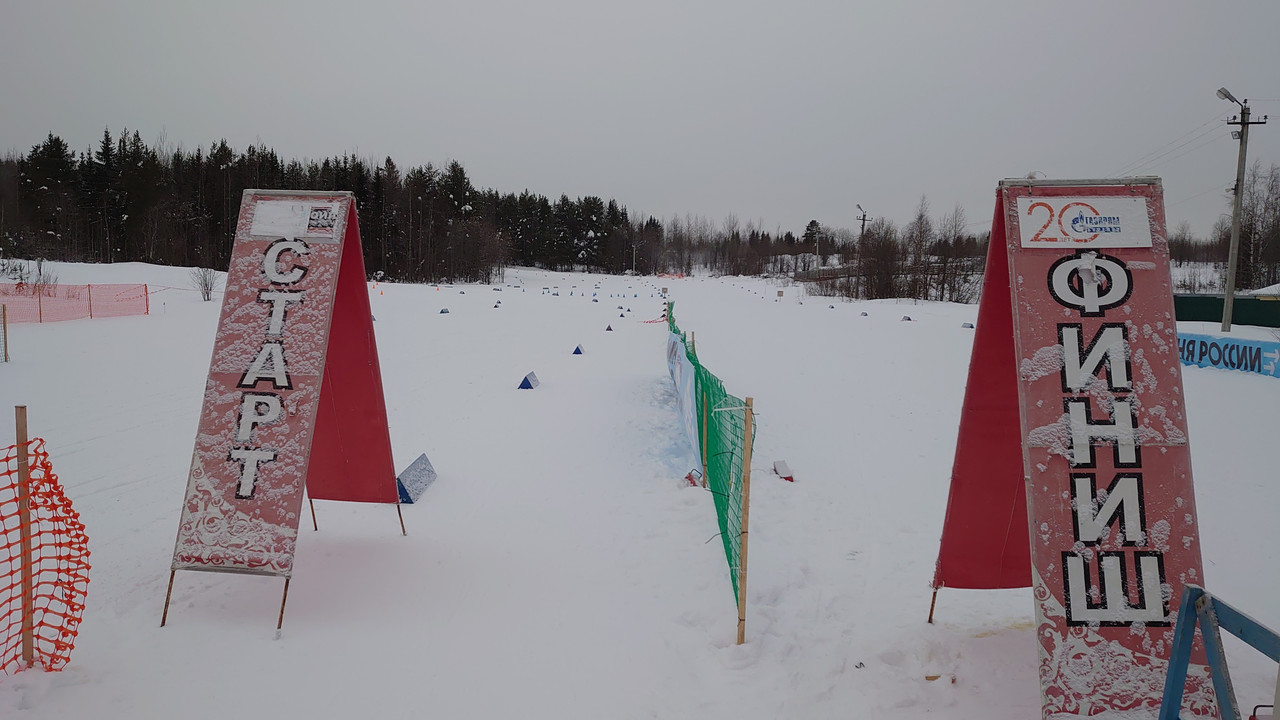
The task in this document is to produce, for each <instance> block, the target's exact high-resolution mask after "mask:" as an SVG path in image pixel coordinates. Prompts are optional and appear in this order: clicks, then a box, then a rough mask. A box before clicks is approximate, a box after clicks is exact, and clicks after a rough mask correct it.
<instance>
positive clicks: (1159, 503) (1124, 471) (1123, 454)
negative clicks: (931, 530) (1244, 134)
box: [992, 178, 1216, 718]
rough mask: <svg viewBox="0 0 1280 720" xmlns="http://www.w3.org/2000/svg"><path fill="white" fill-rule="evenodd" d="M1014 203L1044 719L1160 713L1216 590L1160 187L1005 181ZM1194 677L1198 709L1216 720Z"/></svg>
mask: <svg viewBox="0 0 1280 720" xmlns="http://www.w3.org/2000/svg"><path fill="white" fill-rule="evenodd" d="M998 202H999V203H1000V205H999V206H998V208H997V223H998V225H999V224H1003V226H1004V227H1003V228H1001V227H998V226H997V227H996V228H993V232H992V238H993V242H999V241H1001V240H1002V241H1003V242H1004V243H1005V246H1006V250H1007V252H1008V257H1009V282H1010V285H1011V291H1012V305H1013V327H1014V333H1013V334H1014V346H1015V358H1016V361H1017V375H1018V401H1019V405H1020V413H1019V415H1020V418H1021V435H1022V459H1023V471H1024V477H1025V479H1026V492H1027V505H1028V520H1029V531H1030V532H1029V534H1030V541H1031V569H1032V587H1033V588H1034V594H1035V602H1036V622H1037V632H1036V637H1037V640H1038V643H1039V646H1040V673H1039V674H1040V683H1041V699H1042V706H1043V716H1044V717H1045V718H1050V717H1054V718H1057V717H1063V716H1068V717H1070V716H1088V715H1094V714H1097V713H1099V712H1102V711H1108V712H1139V713H1142V712H1154V711H1155V709H1158V708H1159V705H1160V700H1161V696H1162V692H1163V686H1164V677H1165V673H1166V669H1167V667H1168V659H1169V654H1170V652H1171V649H1172V645H1173V631H1174V628H1173V620H1174V618H1176V617H1177V613H1178V608H1177V607H1176V605H1177V603H1178V602H1179V598H1181V596H1182V587H1183V585H1184V584H1186V583H1196V584H1202V583H1203V582H1204V578H1203V574H1202V570H1203V569H1202V563H1201V557H1200V539H1199V528H1198V518H1197V515H1196V509H1195V497H1194V494H1193V490H1192V483H1191V455H1190V447H1189V445H1188V439H1187V419H1186V405H1185V403H1184V400H1183V393H1182V372H1181V363H1180V361H1179V353H1178V338H1177V328H1176V326H1175V323H1174V314H1173V294H1172V290H1171V282H1170V276H1169V255H1168V242H1167V239H1166V235H1165V216H1164V204H1163V196H1162V190H1161V185H1160V181H1159V179H1158V178H1134V179H1128V180H1126V181H1125V182H1123V183H1120V182H1117V181H1102V180H1098V181H1051V180H1005V181H1003V182H1001V183H1000V189H999V193H998ZM1001 209H1003V217H1001V214H1000V210H1001ZM1001 220H1003V223H1001V222H1000V221H1001ZM993 251H994V250H993ZM1195 662H1196V663H1197V664H1198V667H1194V668H1193V669H1192V671H1191V672H1190V673H1188V681H1187V692H1186V694H1185V696H1184V701H1183V702H1184V708H1183V710H1184V712H1185V713H1188V714H1191V715H1195V716H1214V715H1216V707H1215V704H1214V699H1213V691H1212V686H1211V683H1210V680H1209V675H1208V669H1207V667H1205V663H1204V655H1203V647H1202V646H1201V647H1199V658H1198V659H1197V660H1195Z"/></svg>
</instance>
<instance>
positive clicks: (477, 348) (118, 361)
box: [0, 264, 1280, 720]
mask: <svg viewBox="0 0 1280 720" xmlns="http://www.w3.org/2000/svg"><path fill="white" fill-rule="evenodd" d="M52 267H53V270H54V271H55V272H56V273H57V274H58V275H59V279H60V281H62V282H64V283H84V282H94V283H98V282H102V283H108V282H144V283H148V284H149V286H150V290H151V314H150V315H149V316H145V317H128V318H115V319H95V320H78V321H71V322H63V323H50V324H43V325H36V324H22V325H11V326H10V338H9V348H10V354H11V356H12V361H11V362H9V363H6V364H0V438H2V439H0V445H8V444H11V443H12V440H11V438H13V433H14V426H13V413H12V410H11V409H10V408H12V406H14V405H17V404H25V405H27V406H28V408H29V417H30V427H31V434H32V435H33V436H38V437H42V438H45V439H46V440H47V441H48V447H49V450H50V452H51V455H52V460H53V466H54V470H55V472H57V474H58V475H59V476H60V478H61V480H62V482H63V484H64V486H65V487H66V491H67V494H68V496H69V497H70V498H71V500H72V502H73V503H74V506H75V508H76V509H77V510H78V511H79V512H80V513H81V516H82V519H83V521H84V523H85V525H86V526H87V529H88V535H89V538H90V547H91V550H92V558H91V559H90V562H91V563H92V566H93V567H92V571H91V573H90V577H91V582H90V584H89V592H88V605H87V609H86V611H85V614H84V622H83V625H82V626H81V633H80V636H79V639H78V642H77V646H76V649H75V651H74V652H73V653H72V655H71V662H70V663H69V664H68V665H67V667H66V669H65V670H64V671H62V672H59V673H45V672H41V671H26V672H21V673H18V674H15V675H10V676H0V717H2V718H5V720H34V719H37V718H39V719H50V720H52V719H54V718H101V719H111V718H121V719H124V718H130V719H134V718H184V719H187V720H205V719H207V720H215V719H216V720H225V719H226V718H269V717H277V718H292V717H297V718H308V719H309V720H331V719H332V720H337V719H339V718H342V719H343V720H346V719H347V718H352V717H361V718H427V717H430V718H442V719H452V718H459V719H461V718H522V719H525V720H543V719H545V720H571V719H578V718H581V719H582V720H601V719H603V718H618V719H624V718H673V719H679V718H697V719H698V720H717V719H724V720H745V719H751V718H787V719H788V720H790V719H799V718H803V719H806V720H820V719H824V718H832V719H835V718H904V719H905V718H911V719H916V718H921V717H934V718H957V719H958V718H977V717H982V718H989V719H991V720H1003V719H1008V720H1013V719H1015V718H1017V719H1019V720H1022V719H1025V718H1029V717H1035V716H1037V714H1038V713H1039V702H1040V701H1039V689H1038V680H1037V677H1036V643H1035V638H1034V637H1033V612H1034V608H1033V604H1032V598H1031V593H1030V591H1029V590H1006V591H959V590H945V589H944V590H943V591H942V592H941V593H940V595H939V597H938V607H937V613H936V619H937V623H936V624H934V625H928V624H926V623H925V618H926V615H927V614H928V610H929V599H930V589H929V583H930V580H931V578H932V574H933V568H934V561H935V559H936V557H937V552H938V539H939V535H940V533H941V528H942V522H943V514H944V511H945V507H946V501H947V491H948V486H949V475H950V470H951V462H952V456H953V453H954V450H955V442H956V434H957V429H958V422H959V417H960V408H961V400H962V397H963V393H964V384H965V378H966V373H967V367H968V362H969V352H970V348H971V344H972V341H973V331H972V330H969V329H966V328H963V327H962V323H966V322H973V321H974V319H975V317H976V314H977V306H966V305H951V304H937V303H919V304H917V303H911V302H905V301H904V302H893V301H888V302H844V301H840V300H833V299H827V298H819V297H806V296H805V295H804V290H803V288H801V287H798V286H794V285H786V284H779V283H778V282H777V281H767V280H760V279H744V278H709V277H691V278H684V279H659V278H646V277H631V278H624V277H615V276H600V275H588V274H569V273H549V272H544V271H540V270H533V269H524V268H517V269H510V270H508V271H507V273H506V276H505V279H504V282H503V283H500V284H495V285H493V286H488V285H457V286H440V287H436V286H422V285H397V284H378V285H377V286H376V287H373V286H371V300H372V309H373V315H374V317H375V318H376V322H374V328H375V331H376V334H377V342H378V348H379V354H380V359H381V366H382V373H383V382H384V386H385V391H386V397H387V406H388V422H389V424H390V430H391V441H392V447H393V451H394V458H395V465H396V467H397V469H401V468H404V467H405V466H407V465H408V464H409V463H410V462H411V461H412V460H413V459H414V458H416V457H417V456H418V455H419V454H420V453H424V452H425V453H426V454H427V455H428V456H429V457H430V459H431V461H432V463H433V464H434V466H435V468H436V470H437V471H438V472H439V479H438V480H437V481H436V482H435V483H434V484H433V485H432V486H431V487H430V488H429V489H428V490H427V491H426V494H425V495H424V496H423V497H422V499H421V500H420V501H419V503H418V504H415V505H411V506H405V507H404V508H403V509H404V519H405V523H406V525H407V528H408V536H407V537H402V536H401V534H400V526H399V523H398V521H397V519H396V513H395V510H394V509H393V508H391V507H388V506H369V505H355V504H345V503H333V502H320V501H317V503H316V515H317V520H318V524H319V531H318V532H317V531H313V530H312V529H311V522H310V517H309V515H307V514H306V513H307V511H306V508H305V506H304V510H303V512H304V517H303V521H302V523H301V530H300V535H299V541H298V550H297V559H296V566H295V573H294V576H293V583H292V585H291V587H290V591H289V600H288V608H287V612H286V615H285V620H284V629H283V631H282V632H281V633H279V634H277V633H276V631H275V622H276V614H277V612H278V611H279V607H280V592H281V587H282V584H283V582H282V581H281V580H280V579H278V578H264V577H247V576H236V575H222V574H210V573H192V572H180V573H178V575H177V579H176V582H175V585H174V591H173V604H172V608H171V610H170V613H169V624H168V627H165V628H160V627H159V624H160V614H161V608H162V605H163V602H164V595H165V586H166V582H167V580H168V577H169V566H170V561H171V558H172V553H173V545H174V538H175V535H176V532H177V525H178V518H179V513H180V511H181V506H182V502H183V494H184V490H185V487H186V481H187V472H188V468H189V465H190V461H191V452H192V447H193V442H194V437H195V431H196V424H197V420H198V415H199V411H200V404H201V397H202V394H203V390H204V382H205V376H206V374H207V372H208V367H209V359H210V355H211V352H212V347H213V338H214V329H215V326H216V324H217V319H218V310H219V302H218V301H219V300H220V299H221V295H220V294H216V295H215V297H214V300H215V301H214V302H201V300H200V298H199V296H198V295H197V293H196V292H194V291H193V290H192V289H191V283H190V281H189V280H188V278H187V272H188V271H187V270H185V269H182V268H161V267H153V266H147V265H139V264H127V265H117V266H85V265H54V266H52ZM597 285H598V286H599V287H598V289H597V287H596V286H597ZM662 287H667V288H669V290H670V298H671V300H673V301H674V302H675V304H676V318H677V320H678V322H679V324H680V326H681V328H682V329H683V330H685V331H686V332H688V331H693V332H694V333H695V335H696V343H697V350H698V354H699V356H700V358H701V360H702V361H703V362H704V363H705V364H706V365H707V366H708V367H709V368H710V369H711V370H712V371H713V372H715V373H716V374H717V375H719V376H720V377H721V378H722V379H723V380H724V382H725V385H726V389H727V390H728V391H729V392H731V393H733V394H735V395H738V396H741V397H747V396H750V397H753V398H754V401H755V408H756V410H757V413H758V434H757V440H756V444H755V450H754V459H753V463H752V488H751V500H752V503H751V516H750V517H751V533H750V552H749V558H750V559H749V563H750V567H749V577H748V591H747V595H748V604H747V626H746V633H747V643H746V644H745V645H743V646H736V645H735V644H734V639H735V629H736V615H737V613H736V607H735V602H734V596H733V591H732V589H731V586H730V582H729V577H728V573H729V571H728V568H727V566H726V564H725V560H724V555H723V551H722V548H721V545H720V543H719V541H718V539H717V538H716V533H717V526H716V518H715V511H714V508H713V505H712V498H711V497H710V495H709V494H708V493H707V491H705V490H702V489H700V488H690V487H687V486H686V485H685V483H684V481H683V477H684V475H685V474H686V473H687V472H689V470H690V469H691V468H693V467H694V466H695V464H697V460H696V459H695V458H694V457H692V453H691V451H690V450H689V449H688V448H689V445H688V443H687V442H686V440H685V438H684V437H682V435H681V433H682V432H683V430H682V425H681V423H680V420H679V418H678V414H677V409H676V395H675V392H674V389H673V387H672V383H671V379H670V377H669V375H668V374H667V366H666V361H665V356H664V352H665V344H666V339H667V328H666V324H665V323H662V322H654V323H646V322H644V321H649V320H655V319H658V318H660V317H661V315H662V310H663V307H664V302H665V301H664V300H663V299H662V298H660V297H659V290H660V289H661V288H662ZM778 291H782V292H783V296H782V297H781V298H778V296H777V295H778ZM557 293H558V294H557ZM593 294H594V297H595V299H597V300H598V301H599V302H592V299H593ZM499 300H500V301H501V303H500V306H498V307H495V304H498V303H497V301H499ZM618 306H622V308H621V309H619V307H618ZM442 308H448V309H449V313H447V314H441V313H440V310H441V309H442ZM862 313H866V315H865V316H864V315H863V314H862ZM904 315H907V316H910V317H911V319H912V321H911V322H904V321H902V317H903V316H904ZM606 326H612V328H613V330H612V331H611V332H606V330H605V328H606ZM1195 329H1196V330H1202V329H1204V328H1201V327H1197V328H1195ZM579 344H581V345H582V346H583V348H584V350H585V353H584V354H582V355H573V354H572V351H573V349H574V347H575V346H577V345H579ZM530 371H533V372H536V373H537V376H538V378H539V379H540V380H541V385H540V386H539V387H538V388H536V389H534V390H517V385H518V384H519V382H520V380H521V378H522V377H523V376H524V375H525V374H526V373H528V372H530ZM1183 377H1184V384H1185V391H1186V402H1187V411H1188V416H1189V419H1190V439H1191V448H1192V457H1193V462H1194V481H1195V485H1196V501H1197V503H1198V507H1199V514H1200V527H1201V532H1202V537H1201V540H1202V544H1203V551H1204V561H1205V575H1206V583H1207V586H1208V588H1209V589H1210V591H1212V592H1214V593H1216V594H1218V595H1220V596H1221V597H1222V598H1224V599H1226V600H1227V601H1228V602H1231V603H1233V604H1235V605H1236V606H1238V607H1240V608H1241V609H1243V610H1244V611H1245V612H1247V613H1250V614H1251V615H1253V616H1254V617H1256V618H1257V619H1259V620H1260V621H1262V622H1263V623H1265V624H1267V625H1268V626H1270V627H1273V628H1275V627H1280V572H1277V569H1278V568H1280V523H1277V522H1276V509H1277V508H1278V507H1280V482H1278V480H1280V476H1277V465H1278V463H1277V461H1276V458H1277V454H1276V447H1277V442H1276V438H1277V428H1276V424H1275V422H1276V421H1275V416H1276V413H1275V407H1276V402H1277V398H1280V385H1277V384H1276V381H1275V380H1274V379H1270V378H1266V377H1263V376H1260V375H1253V374H1247V373H1243V372H1230V371H1223V370H1214V369H1200V368H1184V369H1183ZM775 460H785V461H786V462H787V463H788V464H789V465H790V467H791V469H792V470H793V471H794V473H795V479H796V482H795V483H794V484H792V483H786V482H783V481H781V480H780V479H779V478H778V477H777V476H776V475H774V474H773V473H772V465H773V462H774V461H775ZM1228 643H1229V648H1228V649H1229V654H1230V660H1231V670H1232V678H1233V680H1234V682H1235V687H1236V691H1237V694H1238V697H1239V698H1240V704H1241V705H1242V706H1245V707H1252V706H1253V705H1255V704H1257V703H1265V702H1270V698H1271V697H1272V695H1273V693H1274V687H1275V685H1274V683H1275V671H1276V667H1275V664H1274V663H1271V662H1270V661H1269V660H1266V659H1265V658H1263V657H1262V656H1261V655H1260V654H1257V653H1255V652H1254V651H1252V650H1250V649H1249V648H1247V647H1244V646H1242V645H1241V644H1239V643H1236V642H1234V641H1233V640H1232V639H1228ZM930 678H934V679H930Z"/></svg>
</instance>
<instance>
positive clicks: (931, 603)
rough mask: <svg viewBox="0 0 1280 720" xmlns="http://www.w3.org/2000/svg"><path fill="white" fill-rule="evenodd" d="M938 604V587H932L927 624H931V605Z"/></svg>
mask: <svg viewBox="0 0 1280 720" xmlns="http://www.w3.org/2000/svg"><path fill="white" fill-rule="evenodd" d="M937 604H938V588H934V589H933V599H932V600H930V601H929V624H930V625H932V624H933V607H934V606H935V605H937Z"/></svg>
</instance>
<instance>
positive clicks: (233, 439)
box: [160, 190, 403, 628]
mask: <svg viewBox="0 0 1280 720" xmlns="http://www.w3.org/2000/svg"><path fill="white" fill-rule="evenodd" d="M304 486H305V488H306V490H307V494H308V495H309V496H310V497H311V498H312V499H313V500H316V499H319V500H347V501H354V502H373V503H388V504H396V508H397V510H398V509H399V505H398V500H399V495H398V492H397V489H396V477H395V471H394V470H393V468H392V464H391V441H390V437H389V435H388V433H387V410H386V401H385V398H384V396H383V392H382V375H381V372H380V371H379V367H378V349H377V345H376V343H375V341H374V336H373V323H372V315H371V314H370V312H369V290H368V287H367V286H366V284H365V273H364V261H363V259H362V256H361V250H360V229H359V225H358V223H357V221H356V208H355V203H354V201H353V198H352V195H351V193H346V192H342V193H310V192H300V191H263V190H246V191H245V193H244V199H243V201H242V202H241V205H240V218H239V221H238V222H237V224H236V234H235V245H234V247H233V249H232V256H231V266H230V268H229V270H228V272H227V280H226V292H225V294H224V298H223V304H222V314H221V316H220V318H219V320H218V330H217V335H216V337H215V340H214V351H213V359H212V361H211V362H210V364H209V379H208V381H207V382H206V385H205V394H204V407H203V409H202V410H201V413H200V426H199V429H198V430H197V432H196V443H195V451H194V453H193V454H192V459H191V473H190V476H189V478H188V481H187V494H186V500H185V501H184V503H183V508H182V519H181V522H180V523H179V525H178V539H177V542H176V543H175V546H174V552H173V564H172V565H171V572H170V574H169V593H168V594H166V596H165V612H164V616H163V617H162V618H161V621H160V624H161V625H162V626H163V625H164V624H165V622H166V620H167V619H168V612H169V600H170V597H171V595H172V591H173V576H174V573H176V571H178V570H204V571H209V572H235V573H247V574H253V575H274V576H279V577H283V578H285V586H284V593H285V594H284V597H283V598H282V599H281V603H280V618H279V620H278V622H277V625H276V627H277V628H279V627H280V625H281V624H282V623H283V621H284V601H285V599H287V597H288V592H289V579H290V578H291V576H292V574H293V554H294V548H295V545H296V542H297V536H298V520H299V517H300V512H301V509H302V494H303V488H304ZM401 527H402V530H403V520H402V522H401Z"/></svg>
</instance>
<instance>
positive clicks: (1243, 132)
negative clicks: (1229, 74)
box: [1222, 98, 1249, 332]
mask: <svg viewBox="0 0 1280 720" xmlns="http://www.w3.org/2000/svg"><path fill="white" fill-rule="evenodd" d="M1231 99H1232V100H1234V99H1235V98H1231ZM1247 102H1248V101H1246V102H1244V103H1240V157H1239V159H1238V160H1237V161H1236V189H1235V199H1234V201H1233V202H1232V207H1231V247H1230V250H1229V251H1228V253H1227V286H1226V290H1225V291H1224V293H1223V296H1222V332H1231V312H1232V310H1233V306H1234V305H1235V299H1236V298H1235V295H1236V264H1237V262H1238V261H1239V258H1240V204H1241V200H1242V199H1243V197H1244V163H1245V154H1246V153H1247V152H1248V148H1249V105H1248V104H1247Z"/></svg>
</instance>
